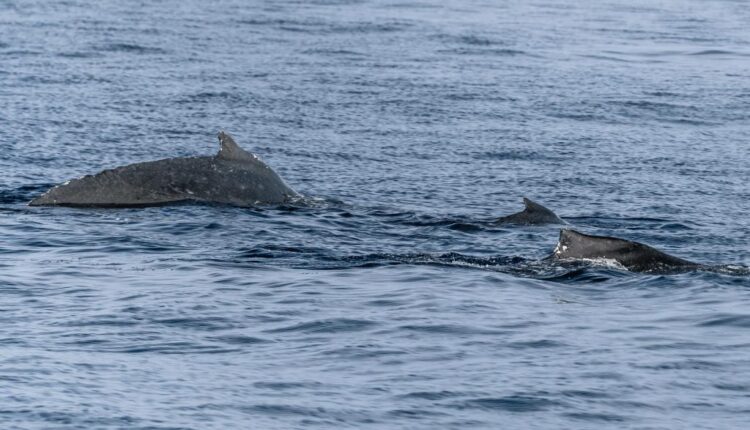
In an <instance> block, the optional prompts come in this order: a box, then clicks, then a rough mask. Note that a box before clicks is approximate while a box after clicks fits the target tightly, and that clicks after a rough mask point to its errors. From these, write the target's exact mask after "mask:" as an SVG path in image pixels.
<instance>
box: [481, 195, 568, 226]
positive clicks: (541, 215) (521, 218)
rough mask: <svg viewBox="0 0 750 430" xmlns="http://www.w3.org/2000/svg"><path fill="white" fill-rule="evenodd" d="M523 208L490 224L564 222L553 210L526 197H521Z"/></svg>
mask: <svg viewBox="0 0 750 430" xmlns="http://www.w3.org/2000/svg"><path fill="white" fill-rule="evenodd" d="M523 204H524V206H525V208H524V210H523V211H521V212H518V213H514V214H512V215H508V216H504V217H501V218H498V219H496V220H494V221H492V224H519V225H540V224H565V221H563V220H561V219H560V218H559V217H558V216H557V215H555V213H554V212H552V211H551V210H549V209H547V208H545V207H544V206H542V205H540V204H539V203H536V202H533V201H531V200H529V199H527V198H526V197H524V198H523Z"/></svg>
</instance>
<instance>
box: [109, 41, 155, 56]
mask: <svg viewBox="0 0 750 430" xmlns="http://www.w3.org/2000/svg"><path fill="white" fill-rule="evenodd" d="M96 50H98V51H104V52H125V53H131V54H166V53H167V51H166V50H165V49H162V48H156V47H150V46H143V45H138V44H135V43H108V44H106V45H102V46H99V47H97V48H96Z"/></svg>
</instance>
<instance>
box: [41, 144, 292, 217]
mask: <svg viewBox="0 0 750 430" xmlns="http://www.w3.org/2000/svg"><path fill="white" fill-rule="evenodd" d="M219 142H220V149H219V152H218V153H217V154H216V155H215V156H204V157H181V158H168V159H164V160H156V161H147V162H142V163H135V164H130V165H126V166H121V167H116V168H114V169H108V170H104V171H102V172H100V173H97V174H95V175H87V176H84V177H81V178H77V179H72V180H70V181H68V182H66V183H65V184H62V185H59V186H56V187H53V188H51V189H50V190H49V191H47V192H46V193H44V194H42V195H41V196H39V197H37V198H36V199H34V200H32V201H31V202H30V203H29V204H30V205H31V206H42V205H60V206H99V207H134V206H153V205H162V204H168V203H175V202H181V201H202V202H215V203H228V204H233V205H237V206H255V205H261V204H279V203H286V202H288V201H290V200H292V199H295V198H297V197H299V194H297V193H296V192H295V191H294V190H292V189H291V188H289V186H287V185H286V184H285V183H284V181H283V180H282V179H281V177H279V175H278V174H276V172H274V171H273V170H272V169H271V168H270V167H268V166H267V165H266V164H265V163H264V162H263V161H261V160H260V158H258V157H257V156H256V155H255V154H253V153H251V152H249V151H245V150H244V149H242V148H240V146H239V145H237V143H236V142H235V141H234V139H232V137H231V136H229V134H227V133H224V132H221V133H219Z"/></svg>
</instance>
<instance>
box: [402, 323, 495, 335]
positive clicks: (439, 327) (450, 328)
mask: <svg viewBox="0 0 750 430" xmlns="http://www.w3.org/2000/svg"><path fill="white" fill-rule="evenodd" d="M398 329H399V330H406V331H414V332H421V333H429V334H437V335H445V334H449V335H487V336H497V335H505V334H507V333H508V332H507V331H506V330H492V329H485V328H481V327H473V326H462V325H455V324H430V325H413V324H410V325H403V326H400V327H399V328H398Z"/></svg>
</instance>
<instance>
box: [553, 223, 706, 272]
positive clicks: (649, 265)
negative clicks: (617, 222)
mask: <svg viewBox="0 0 750 430" xmlns="http://www.w3.org/2000/svg"><path fill="white" fill-rule="evenodd" d="M550 257H551V258H554V259H557V260H594V259H606V260H614V261H616V262H617V263H618V264H620V265H621V266H623V267H624V268H626V269H628V270H629V271H632V272H668V271H674V270H681V269H687V270H690V269H698V268H701V267H704V266H703V265H701V264H697V263H693V262H691V261H687V260H683V259H682V258H678V257H674V256H672V255H669V254H666V253H664V252H662V251H659V250H657V249H655V248H652V247H650V246H648V245H644V244H642V243H639V242H632V241H629V240H625V239H619V238H616V237H607V236H593V235H589V234H584V233H581V232H578V231H576V230H573V229H561V230H560V238H559V240H558V243H557V246H556V247H555V250H554V252H553V254H552V256H550Z"/></svg>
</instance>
